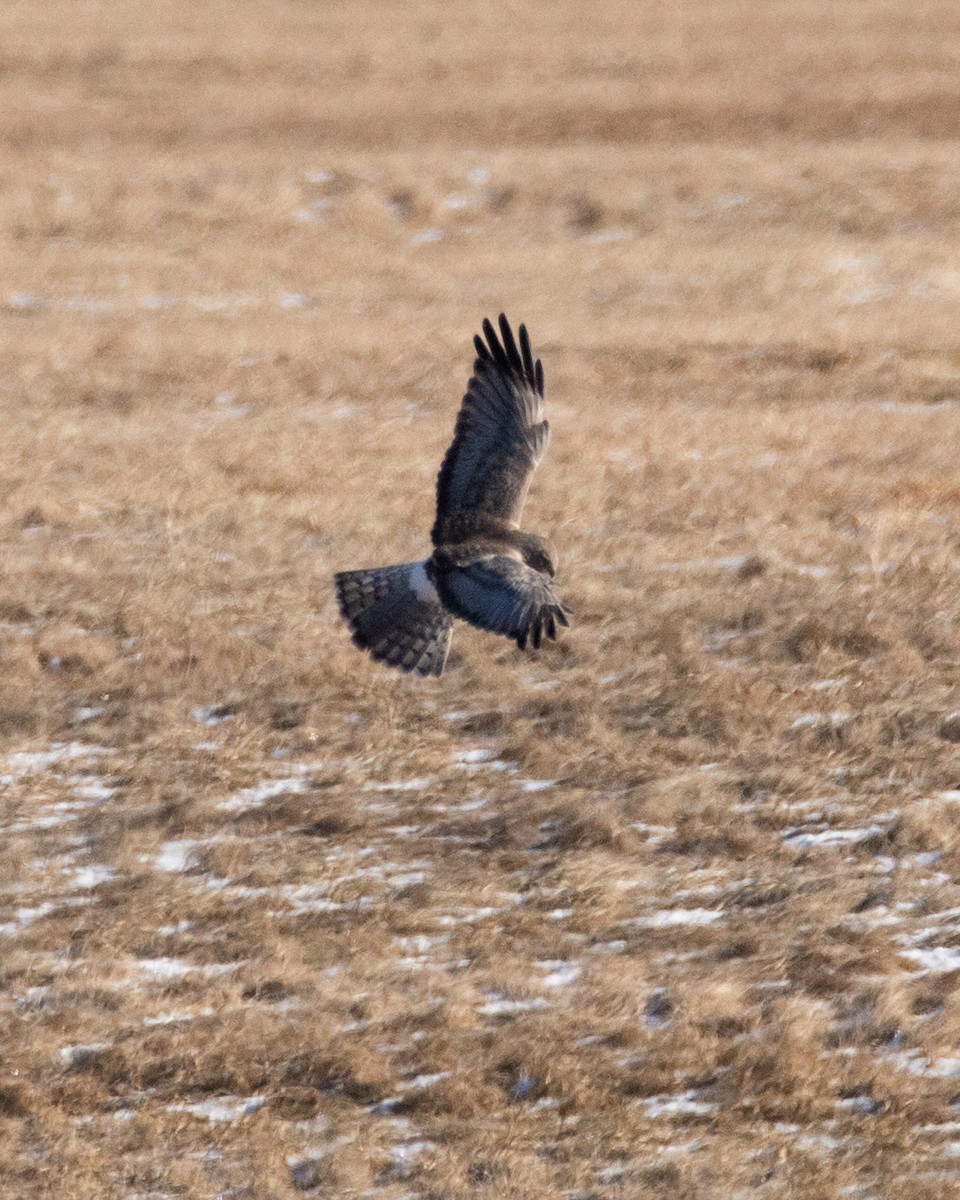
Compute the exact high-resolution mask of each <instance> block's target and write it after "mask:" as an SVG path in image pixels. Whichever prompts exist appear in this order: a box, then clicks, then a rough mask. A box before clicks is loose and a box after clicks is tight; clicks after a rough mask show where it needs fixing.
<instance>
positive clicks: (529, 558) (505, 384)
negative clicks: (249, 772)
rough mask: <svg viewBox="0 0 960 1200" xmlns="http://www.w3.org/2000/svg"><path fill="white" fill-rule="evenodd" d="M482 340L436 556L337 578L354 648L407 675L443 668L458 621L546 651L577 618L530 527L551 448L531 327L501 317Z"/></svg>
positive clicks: (447, 473) (440, 506)
mask: <svg viewBox="0 0 960 1200" xmlns="http://www.w3.org/2000/svg"><path fill="white" fill-rule="evenodd" d="M499 324H500V337H499V338H498V337H497V333H496V331H495V330H494V328H493V326H492V325H491V323H490V322H489V321H484V322H483V333H484V338H485V339H486V340H485V341H484V339H483V338H480V337H479V336H478V337H475V338H474V345H475V346H476V350H477V359H476V362H475V363H474V365H473V375H472V377H471V379H470V382H469V384H468V385H467V393H466V395H465V396H464V398H463V402H462V403H461V405H460V412H459V413H458V415H457V424H456V429H455V430H454V436H453V442H452V443H451V445H450V449H449V450H448V451H447V453H446V455H445V456H444V459H443V463H442V464H441V467H440V474H439V475H438V477H437V516H436V520H435V521H434V525H433V529H432V530H431V534H430V536H431V540H432V541H433V545H434V551H433V554H431V556H430V557H429V558H428V559H426V560H425V561H424V562H412V563H401V564H399V565H398V566H393V567H373V568H368V569H363V570H359V571H342V572H340V573H339V574H337V575H335V576H334V584H335V586H336V591H337V598H338V600H339V602H340V611H341V613H342V614H343V617H344V619H345V620H346V622H347V623H348V625H349V626H350V629H351V632H352V633H353V641H354V643H355V644H356V645H357V646H359V647H360V648H361V649H363V650H368V651H369V652H370V654H371V656H372V657H373V658H375V659H376V660H377V661H378V662H382V663H385V664H386V665H387V666H391V667H398V668H399V669H400V670H401V671H415V672H417V674H420V675H439V674H440V673H441V672H442V671H443V664H444V662H445V661H446V657H447V651H448V649H449V647H450V636H451V633H452V627H453V617H460V618H461V620H464V621H469V623H470V624H471V625H476V626H477V627H478V628H480V629H487V630H489V631H490V632H491V633H499V634H502V635H503V636H504V637H509V638H512V639H514V640H515V641H516V643H517V645H518V646H519V647H520V649H521V650H522V649H524V648H525V647H526V645H527V644H528V642H529V643H530V644H531V645H532V646H533V647H534V648H535V649H538V648H539V646H540V643H541V641H542V639H543V637H544V635H546V636H547V637H549V638H555V637H556V636H557V625H558V624H560V625H566V624H568V622H567V617H566V614H567V613H568V612H569V611H570V610H569V608H567V606H566V605H565V604H564V603H563V602H562V601H561V600H559V599H558V597H557V596H556V594H555V593H554V591H553V582H552V581H553V577H554V574H555V566H554V557H553V553H552V551H551V548H550V547H549V545H548V544H547V543H546V542H545V541H544V540H543V538H541V537H538V536H537V534H535V533H524V532H523V531H522V530H521V529H520V524H519V522H520V515H521V513H522V511H523V503H524V500H525V499H526V496H527V490H528V489H529V487H530V479H531V476H532V475H533V472H534V470H535V469H536V466H537V464H538V463H539V462H540V460H541V459H542V458H543V455H544V452H545V450H546V448H547V441H548V438H549V433H550V427H549V425H548V424H547V422H546V421H545V420H544V419H543V368H542V367H541V365H540V360H539V359H537V360H536V361H534V358H533V355H532V353H531V351H530V339H529V338H528V337H527V330H526V328H525V326H523V325H521V326H520V328H519V331H518V332H519V336H520V344H519V346H518V345H517V342H516V340H515V338H514V336H513V331H512V330H511V328H510V325H509V323H508V321H507V318H506V317H505V316H504V315H503V314H502V313H501V314H500V322H499Z"/></svg>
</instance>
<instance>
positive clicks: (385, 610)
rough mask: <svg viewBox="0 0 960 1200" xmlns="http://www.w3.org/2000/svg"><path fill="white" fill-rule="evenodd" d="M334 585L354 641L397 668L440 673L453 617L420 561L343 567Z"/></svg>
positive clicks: (448, 645)
mask: <svg viewBox="0 0 960 1200" xmlns="http://www.w3.org/2000/svg"><path fill="white" fill-rule="evenodd" d="M334 586H335V587H336V591H337V599H338V601H339V603H340V612H341V613H342V614H343V618H344V620H345V621H346V622H347V624H348V625H349V626H350V631H351V633H352V634H353V643H354V645H355V646H359V647H360V649H361V650H367V651H369V653H370V656H371V658H374V659H375V660H376V661H377V662H382V663H384V664H386V665H387V666H389V667H397V668H398V669H399V670H401V671H414V672H416V673H417V674H418V675H440V674H441V673H442V671H443V665H444V663H445V662H446V659H447V651H448V649H449V648H450V635H451V631H452V627H453V620H452V618H451V617H450V614H449V613H448V612H447V610H446V609H445V608H444V607H443V605H442V604H441V603H440V601H439V598H437V597H436V593H435V592H433V588H432V585H430V583H429V581H428V580H427V578H426V575H425V574H424V569H423V563H400V564H399V565H397V566H393V567H370V568H365V569H362V570H359V571H341V572H340V573H339V574H337V575H335V576H334Z"/></svg>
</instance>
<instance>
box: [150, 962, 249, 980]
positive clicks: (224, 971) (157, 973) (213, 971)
mask: <svg viewBox="0 0 960 1200" xmlns="http://www.w3.org/2000/svg"><path fill="white" fill-rule="evenodd" d="M242 965H243V964H242V963H239V962H235V963H190V962H186V961H184V959H182V958H138V959H137V960H136V961H135V962H134V963H133V968H132V969H133V970H135V971H137V972H139V974H141V975H146V976H147V978H148V979H154V980H156V981H157V982H158V983H162V982H164V981H166V980H169V979H182V978H183V976H184V975H188V974H190V973H191V972H193V971H195V972H197V973H198V974H200V975H208V976H217V975H228V974H229V973H230V972H231V971H237V970H239V969H240V967H241V966H242Z"/></svg>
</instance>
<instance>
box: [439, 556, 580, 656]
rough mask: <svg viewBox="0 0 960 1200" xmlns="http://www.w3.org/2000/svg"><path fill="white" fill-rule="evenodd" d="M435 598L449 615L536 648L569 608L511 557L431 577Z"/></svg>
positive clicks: (484, 560) (543, 581) (554, 633)
mask: <svg viewBox="0 0 960 1200" xmlns="http://www.w3.org/2000/svg"><path fill="white" fill-rule="evenodd" d="M436 587H437V591H438V592H439V593H440V599H441V600H442V601H443V603H444V605H445V606H446V607H447V608H448V609H449V610H450V612H452V613H453V614H454V615H455V616H458V617H461V618H462V619H463V620H464V621H469V622H470V624H471V625H476V626H478V628H480V629H487V630H489V631H490V632H491V633H501V634H503V635H504V637H508V638H515V639H516V642H517V645H518V646H519V647H520V649H521V650H523V649H524V648H525V646H526V644H527V642H528V641H530V643H531V644H532V645H533V647H534V649H539V647H540V642H541V640H542V638H543V635H544V633H546V635H547V637H550V638H556V636H557V622H559V623H560V624H561V625H567V624H569V622H568V621H567V618H566V615H565V614H566V613H567V612H569V611H570V610H569V609H568V608H567V606H566V605H565V604H563V603H562V601H560V600H559V599H558V598H557V596H556V595H555V594H554V591H553V589H552V588H551V586H550V581H549V579H548V578H547V576H546V575H541V573H540V572H539V571H534V570H533V568H532V567H528V566H527V565H526V563H522V562H518V561H517V560H516V559H515V558H507V557H506V556H505V555H504V556H491V557H490V558H481V559H477V561H476V562H473V563H470V564H469V566H465V567H454V568H452V569H449V570H446V571H441V572H438V573H437V576H436Z"/></svg>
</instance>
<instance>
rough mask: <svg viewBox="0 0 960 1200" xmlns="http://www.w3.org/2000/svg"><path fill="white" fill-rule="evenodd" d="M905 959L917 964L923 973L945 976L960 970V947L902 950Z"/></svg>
mask: <svg viewBox="0 0 960 1200" xmlns="http://www.w3.org/2000/svg"><path fill="white" fill-rule="evenodd" d="M899 953H900V954H901V956H902V957H903V958H909V959H911V961H913V962H915V963H916V964H917V966H918V967H919V968H920V970H921V971H922V972H928V971H929V972H932V973H934V974H945V973H946V972H948V971H957V970H960V946H930V947H928V948H927V949H912V950H901V951H900V952H899Z"/></svg>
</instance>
